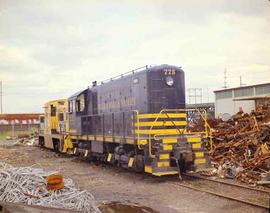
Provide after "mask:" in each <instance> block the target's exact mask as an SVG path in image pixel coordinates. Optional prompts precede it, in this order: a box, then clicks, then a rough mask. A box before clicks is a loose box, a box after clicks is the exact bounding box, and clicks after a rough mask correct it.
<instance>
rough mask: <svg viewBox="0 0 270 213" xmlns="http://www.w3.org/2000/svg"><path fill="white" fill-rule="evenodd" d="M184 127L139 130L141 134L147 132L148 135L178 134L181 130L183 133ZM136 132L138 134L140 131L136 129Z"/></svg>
mask: <svg viewBox="0 0 270 213" xmlns="http://www.w3.org/2000/svg"><path fill="white" fill-rule="evenodd" d="M182 131H183V129H181V128H180V129H179V130H177V129H152V130H150V129H141V130H140V131H139V133H140V134H146V135H149V134H152V135H153V134H160V135H167V134H172V135H177V134H180V132H181V133H182ZM135 133H136V134H138V131H137V130H135Z"/></svg>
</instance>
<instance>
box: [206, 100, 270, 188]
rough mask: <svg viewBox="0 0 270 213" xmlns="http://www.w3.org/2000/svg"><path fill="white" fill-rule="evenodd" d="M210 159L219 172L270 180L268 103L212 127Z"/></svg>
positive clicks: (244, 178)
mask: <svg viewBox="0 0 270 213" xmlns="http://www.w3.org/2000/svg"><path fill="white" fill-rule="evenodd" d="M211 160H212V161H213V162H214V163H217V164H216V165H217V167H218V173H219V174H220V175H221V176H225V177H229V178H236V179H238V180H240V181H243V182H246V183H249V184H262V183H266V184H270V103H269V104H265V105H261V106H258V107H257V108H256V109H255V110H254V111H252V112H251V113H250V114H247V113H243V112H238V113H237V114H236V115H234V116H233V117H232V118H231V119H230V120H228V121H224V122H223V121H219V122H218V123H217V124H216V125H215V126H214V127H213V152H212V153H211Z"/></svg>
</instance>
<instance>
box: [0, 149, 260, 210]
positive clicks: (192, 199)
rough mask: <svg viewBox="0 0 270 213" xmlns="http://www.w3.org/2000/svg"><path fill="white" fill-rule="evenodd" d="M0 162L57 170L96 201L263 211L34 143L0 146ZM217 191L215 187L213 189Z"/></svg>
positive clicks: (166, 179) (170, 179)
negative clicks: (59, 152)
mask: <svg viewBox="0 0 270 213" xmlns="http://www.w3.org/2000/svg"><path fill="white" fill-rule="evenodd" d="M0 161H4V162H7V163H10V164H12V165H14V166H32V165H33V164H38V166H41V167H43V168H44V169H48V170H52V171H60V172H62V173H63V174H64V176H66V177H70V178H72V179H73V180H74V181H75V182H76V184H77V185H78V187H79V188H81V189H87V190H89V191H91V192H92V193H93V194H94V196H95V197H96V199H97V200H98V201H99V202H100V203H103V202H120V203H133V204H134V203H135V204H138V205H142V206H147V207H150V208H152V209H154V210H156V211H157V212H166V213H167V212H168V213H170V212H183V213H184V212H196V213H198V212H228V211H230V212H265V210H262V209H260V208H255V207H251V206H249V205H245V204H242V203H238V202H235V201H231V200H227V199H223V198H220V197H216V196H213V195H210V194H207V193H202V192H198V191H194V190H191V189H187V188H184V187H181V186H176V185H175V184H172V183H175V182H176V181H177V180H178V177H177V176H173V177H153V176H151V175H148V174H139V173H135V172H130V171H127V170H124V169H121V168H116V167H112V166H109V165H95V164H94V163H91V162H87V161H85V160H80V159H78V158H77V157H74V156H67V155H58V154H56V153H53V152H52V151H50V150H47V149H41V148H39V147H35V146H26V145H24V146H22V145H19V146H4V147H0ZM217 190H219V189H217Z"/></svg>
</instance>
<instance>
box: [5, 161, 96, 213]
mask: <svg viewBox="0 0 270 213" xmlns="http://www.w3.org/2000/svg"><path fill="white" fill-rule="evenodd" d="M50 174H51V173H48V172H45V171H44V170H43V169H41V168H34V167H19V168H16V167H13V166H11V165H9V164H6V163H4V162H0V201H2V202H15V203H18V202H20V203H26V204H28V205H38V206H45V207H53V208H62V209H70V210H77V211H83V212H100V210H99V209H98V207H97V206H96V203H95V199H94V197H93V195H92V194H91V193H90V192H89V191H79V190H78V189H77V188H76V186H75V184H74V182H73V181H72V179H70V178H65V179H64V185H63V187H61V188H62V189H60V190H51V189H50V187H48V183H47V179H46V177H48V176H49V175H50ZM53 181H55V179H54V180H53Z"/></svg>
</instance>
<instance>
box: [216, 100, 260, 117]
mask: <svg viewBox="0 0 270 213" xmlns="http://www.w3.org/2000/svg"><path fill="white" fill-rule="evenodd" d="M240 107H242V109H243V110H244V112H247V113H249V112H251V110H253V109H255V101H253V100H252V101H233V100H232V98H226V99H218V100H216V101H215V117H216V118H217V117H221V116H222V115H223V114H224V113H229V114H230V115H234V114H235V113H237V112H239V108H240Z"/></svg>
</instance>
